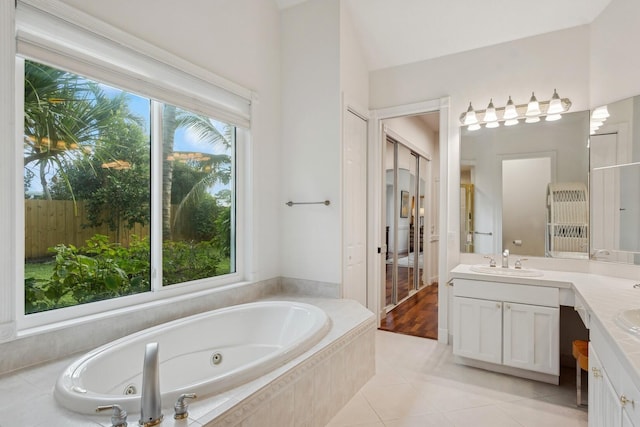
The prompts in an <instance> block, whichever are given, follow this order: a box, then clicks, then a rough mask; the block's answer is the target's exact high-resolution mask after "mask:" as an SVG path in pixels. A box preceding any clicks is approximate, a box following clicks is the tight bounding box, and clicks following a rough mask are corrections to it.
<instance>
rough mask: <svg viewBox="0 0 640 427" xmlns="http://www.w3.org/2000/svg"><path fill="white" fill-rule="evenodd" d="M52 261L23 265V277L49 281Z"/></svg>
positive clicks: (51, 272)
mask: <svg viewBox="0 0 640 427" xmlns="http://www.w3.org/2000/svg"><path fill="white" fill-rule="evenodd" d="M53 265H54V263H53V261H49V262H27V263H25V264H24V277H25V278H29V277H33V278H34V279H37V280H49V279H50V278H51V275H52V274H53Z"/></svg>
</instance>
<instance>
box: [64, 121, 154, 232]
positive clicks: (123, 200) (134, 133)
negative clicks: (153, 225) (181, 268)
mask: <svg viewBox="0 0 640 427" xmlns="http://www.w3.org/2000/svg"><path fill="white" fill-rule="evenodd" d="M118 114H119V118H117V119H115V120H114V121H113V123H112V126H111V127H109V129H107V130H104V131H103V135H101V138H100V141H99V142H98V144H97V145H96V146H95V152H94V153H93V154H92V155H91V156H88V157H86V158H83V159H80V160H78V161H76V162H75V163H74V164H73V165H71V166H70V167H68V168H67V170H66V171H65V172H64V173H65V176H66V179H65V180H64V181H65V182H63V179H57V180H56V181H55V182H54V184H53V186H52V194H53V198H56V199H70V198H71V194H70V192H69V189H68V188H69V187H71V188H72V189H74V190H73V191H74V194H75V197H76V199H77V200H85V201H86V207H87V219H88V220H89V222H88V224H87V225H89V226H92V227H98V226H100V225H102V224H107V225H108V226H109V228H110V229H111V230H116V231H118V232H119V230H120V228H121V226H122V225H126V226H127V227H129V228H132V227H133V226H134V225H135V224H136V223H138V224H141V225H145V224H148V223H149V221H150V205H149V200H150V197H151V191H150V152H149V149H150V148H149V137H148V136H147V135H145V134H144V129H143V128H142V126H141V124H140V123H138V122H136V121H132V120H130V118H129V114H127V113H126V112H121V113H118ZM58 177H59V175H57V176H56V178H58ZM67 184H68V185H67ZM116 241H118V242H119V241H120V236H119V235H117V236H116Z"/></svg>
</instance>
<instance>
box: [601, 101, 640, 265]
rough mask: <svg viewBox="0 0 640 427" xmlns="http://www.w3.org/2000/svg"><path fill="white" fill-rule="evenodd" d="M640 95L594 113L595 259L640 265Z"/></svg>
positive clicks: (603, 107)
mask: <svg viewBox="0 0 640 427" xmlns="http://www.w3.org/2000/svg"><path fill="white" fill-rule="evenodd" d="M639 129H640V96H635V97H632V98H627V99H623V100H621V101H617V102H614V103H611V104H609V105H607V106H602V107H598V108H596V109H595V110H594V111H593V113H592V118H591V132H592V135H591V137H590V166H591V174H590V175H591V187H590V188H591V228H592V230H593V231H592V240H591V256H592V258H593V259H596V260H601V261H611V262H621V263H627V264H640V130H639Z"/></svg>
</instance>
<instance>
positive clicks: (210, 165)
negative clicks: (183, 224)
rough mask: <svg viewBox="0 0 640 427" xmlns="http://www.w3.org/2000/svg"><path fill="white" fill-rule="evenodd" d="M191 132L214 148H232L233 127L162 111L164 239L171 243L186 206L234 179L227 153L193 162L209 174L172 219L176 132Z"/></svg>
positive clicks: (181, 112) (172, 110) (166, 108)
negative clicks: (215, 186) (188, 130)
mask: <svg viewBox="0 0 640 427" xmlns="http://www.w3.org/2000/svg"><path fill="white" fill-rule="evenodd" d="M180 127H182V128H186V129H190V130H191V131H192V132H194V134H195V135H196V136H197V137H198V139H199V140H200V141H202V142H205V143H208V144H210V145H212V146H221V147H222V148H224V149H225V150H226V149H229V148H231V146H232V138H233V127H232V126H229V125H224V126H223V127H222V129H219V128H218V127H216V126H215V124H214V123H213V121H212V120H211V119H210V118H208V117H206V116H202V115H199V114H195V113H191V112H189V111H185V110H181V109H177V108H176V107H174V106H169V105H165V106H164V110H163V171H162V183H163V188H162V236H163V240H171V236H172V234H173V229H174V226H175V224H176V222H177V220H178V218H179V217H180V214H181V213H182V212H183V210H184V208H186V207H187V206H190V205H193V204H195V203H197V202H198V201H199V200H200V198H201V196H202V195H203V194H205V192H206V190H207V189H208V188H210V187H211V186H213V185H214V184H216V183H222V184H228V183H229V182H230V180H231V158H230V156H229V155H227V154H206V155H204V156H198V157H195V158H193V159H192V160H187V161H189V162H191V165H192V166H195V167H198V168H200V169H201V170H203V171H206V174H204V175H203V177H202V178H201V179H200V180H199V181H198V182H197V183H196V184H195V185H194V186H193V187H192V188H191V190H190V191H189V192H188V193H187V194H186V195H185V196H184V198H183V199H182V200H181V201H180V203H179V205H178V208H177V210H176V213H175V217H174V218H171V193H172V191H171V188H172V187H171V181H172V177H173V164H174V162H175V161H176V160H177V157H178V154H180V153H176V152H175V151H174V137H175V131H176V130H177V129H178V128H180Z"/></svg>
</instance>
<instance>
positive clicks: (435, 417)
mask: <svg viewBox="0 0 640 427" xmlns="http://www.w3.org/2000/svg"><path fill="white" fill-rule="evenodd" d="M574 372H575V371H573V370H572V369H570V368H569V369H565V370H563V372H562V375H561V381H560V383H561V384H560V386H555V385H551V384H544V383H540V382H537V381H530V380H525V379H520V378H515V377H511V376H508V375H502V374H495V373H492V372H488V371H484V370H481V369H475V368H470V367H465V366H461V365H456V364H455V363H454V361H453V356H452V353H451V346H446V345H442V344H438V343H437V341H434V340H429V339H424V338H416V337H412V336H408V335H401V334H394V333H391V332H385V331H380V330H379V331H376V375H375V376H374V377H373V378H372V379H371V380H370V381H369V382H368V383H367V384H365V386H364V387H363V388H362V389H361V390H360V391H359V392H358V393H357V394H356V395H355V396H354V397H353V398H352V399H351V400H350V401H349V402H348V403H347V405H346V406H345V407H344V408H343V409H342V410H341V411H340V412H339V413H338V414H337V415H336V416H335V417H334V418H333V419H332V420H331V422H330V423H329V424H328V425H327V427H350V426H359V427H414V426H415V427H418V426H419V427H454V426H455V427H466V426H473V427H484V426H491V427H534V426H535V427H553V426H558V427H578V426H581V427H586V426H587V410H586V407H581V408H577V407H576V406H575V396H576V395H575V378H573V376H574V375H573V374H574ZM583 398H586V395H585V394H584V393H583Z"/></svg>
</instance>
